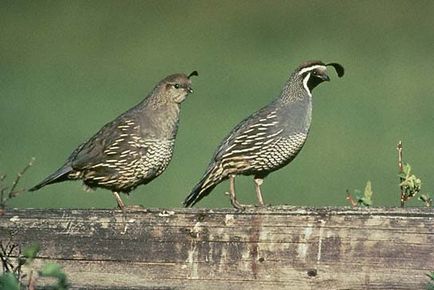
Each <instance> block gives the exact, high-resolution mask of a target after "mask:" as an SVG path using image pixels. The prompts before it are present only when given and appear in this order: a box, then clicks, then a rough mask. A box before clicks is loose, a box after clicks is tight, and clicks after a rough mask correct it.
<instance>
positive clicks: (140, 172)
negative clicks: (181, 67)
mask: <svg viewBox="0 0 434 290" xmlns="http://www.w3.org/2000/svg"><path fill="white" fill-rule="evenodd" d="M197 75H198V73H197V71H193V72H192V73H191V74H189V75H188V76H187V75H185V74H182V73H178V74H173V75H169V76H167V77H166V78H164V79H163V80H161V81H160V82H159V83H158V84H157V85H156V86H155V87H154V89H153V90H152V91H151V92H150V93H149V94H148V95H147V96H146V97H145V98H144V99H143V100H142V101H141V102H140V103H138V104H137V105H136V106H134V107H133V108H131V109H129V110H128V111H126V112H125V113H123V114H121V115H120V116H119V117H117V118H116V119H114V120H113V121H111V122H109V123H107V124H106V125H104V126H103V127H102V128H101V129H100V130H99V131H98V132H97V133H96V134H95V135H93V136H92V137H91V138H90V139H89V140H87V141H86V142H84V143H83V144H81V145H79V146H78V147H77V148H76V149H75V150H74V151H73V152H72V154H71V155H70V156H69V158H68V159H67V160H66V162H65V164H64V165H63V166H62V167H60V168H59V169H58V170H56V171H55V172H54V173H53V174H51V175H49V176H48V177H47V178H45V179H44V180H43V181H41V182H40V183H39V184H37V185H36V186H34V187H32V188H31V189H30V191H35V190H38V189H40V188H41V187H44V186H45V185H48V184H52V183H57V182H62V181H66V180H82V181H83V183H84V185H85V186H87V187H89V188H90V189H93V188H98V187H99V188H105V189H108V190H111V191H112V193H113V195H114V197H115V199H116V201H117V204H118V206H119V208H120V209H122V210H124V209H125V204H124V203H123V201H122V199H121V197H120V195H119V193H121V192H122V193H126V194H128V193H129V192H130V191H132V190H134V189H135V188H136V187H137V186H139V185H141V184H146V183H149V182H150V181H151V180H153V179H154V178H156V177H157V176H159V175H160V174H161V173H162V172H163V171H164V170H165V169H166V168H167V166H168V164H169V162H170V160H171V158H172V154H173V147H174V143H175V137H176V133H177V129H178V122H179V114H180V105H181V103H182V102H183V101H184V99H185V98H186V96H187V95H188V94H189V93H192V92H193V89H192V87H191V80H190V78H191V77H192V76H197Z"/></svg>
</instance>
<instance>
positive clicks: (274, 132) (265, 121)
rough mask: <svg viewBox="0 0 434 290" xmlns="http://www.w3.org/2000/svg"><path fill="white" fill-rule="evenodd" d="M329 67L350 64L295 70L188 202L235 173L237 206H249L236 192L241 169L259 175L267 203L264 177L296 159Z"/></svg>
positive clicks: (220, 153)
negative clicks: (316, 90)
mask: <svg viewBox="0 0 434 290" xmlns="http://www.w3.org/2000/svg"><path fill="white" fill-rule="evenodd" d="M327 66H333V67H334V68H335V70H336V72H337V74H338V76H339V77H342V76H343V75H344V68H343V67H342V66H341V65H340V64H337V63H329V64H324V63H323V62H321V61H308V62H306V63H303V64H302V65H300V66H299V67H298V68H297V69H296V70H295V71H294V72H293V73H292V74H291V76H290V77H289V79H288V81H287V82H286V84H285V85H284V87H283V89H282V92H281V94H280V96H279V97H277V98H276V99H275V100H274V101H273V102H271V103H270V104H269V105H267V106H265V107H263V108H262V109H260V110H259V111H257V112H255V113H254V114H252V115H250V116H249V117H247V118H246V119H244V120H243V121H242V122H241V123H239V124H238V125H237V126H236V127H235V128H234V129H233V130H232V131H231V132H230V133H229V135H228V136H227V137H226V138H225V139H224V140H223V142H222V143H221V144H220V146H219V147H218V149H217V150H216V152H215V153H214V156H213V158H212V159H211V162H210V164H209V166H208V169H207V170H206V172H205V174H204V175H203V177H202V179H201V180H200V181H199V183H198V184H197V185H196V186H195V187H194V188H193V190H192V192H191V193H190V194H189V195H188V196H187V198H186V199H185V201H184V206H186V207H188V206H193V205H194V204H195V203H197V202H198V201H200V200H201V199H202V198H203V197H205V196H206V195H208V194H209V193H210V192H211V191H212V190H213V188H214V187H215V186H216V185H217V184H219V183H220V182H222V181H223V180H225V179H227V178H229V181H230V186H229V188H230V190H229V193H228V194H229V195H230V197H231V203H232V205H233V206H234V207H235V208H242V207H244V206H242V205H241V204H240V203H239V202H238V201H237V199H236V196H235V176H236V175H240V174H242V175H253V176H254V183H255V188H256V195H257V199H258V202H259V205H260V206H263V205H264V201H263V198H262V194H261V188H260V186H261V184H262V182H263V179H264V178H265V177H266V176H267V175H268V174H270V173H271V172H273V171H275V170H278V169H280V168H282V167H283V166H285V165H287V164H288V163H289V162H290V161H291V160H292V159H294V158H295V156H296V155H297V153H298V152H299V151H300V150H301V148H302V147H303V144H304V143H305V141H306V138H307V134H308V132H309V128H310V123H311V115H312V90H313V89H314V88H315V87H316V86H317V85H319V84H320V83H322V82H323V81H329V80H330V79H329V77H328V75H327V73H326V72H327Z"/></svg>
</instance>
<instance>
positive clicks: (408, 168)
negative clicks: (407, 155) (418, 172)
mask: <svg viewBox="0 0 434 290" xmlns="http://www.w3.org/2000/svg"><path fill="white" fill-rule="evenodd" d="M402 171H403V172H404V173H405V175H410V172H411V165H410V164H408V163H405V164H404V165H403V169H402Z"/></svg>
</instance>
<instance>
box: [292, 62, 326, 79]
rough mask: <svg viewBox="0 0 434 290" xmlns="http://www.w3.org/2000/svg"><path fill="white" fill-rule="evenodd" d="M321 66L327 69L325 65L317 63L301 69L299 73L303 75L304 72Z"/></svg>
mask: <svg viewBox="0 0 434 290" xmlns="http://www.w3.org/2000/svg"><path fill="white" fill-rule="evenodd" d="M320 67H321V68H323V69H327V68H326V66H325V65H320V64H317V65H313V66H309V67H305V68H303V69H302V70H300V71H299V72H298V75H299V76H300V75H302V74H304V73H306V72H308V71H311V70H314V69H316V68H320Z"/></svg>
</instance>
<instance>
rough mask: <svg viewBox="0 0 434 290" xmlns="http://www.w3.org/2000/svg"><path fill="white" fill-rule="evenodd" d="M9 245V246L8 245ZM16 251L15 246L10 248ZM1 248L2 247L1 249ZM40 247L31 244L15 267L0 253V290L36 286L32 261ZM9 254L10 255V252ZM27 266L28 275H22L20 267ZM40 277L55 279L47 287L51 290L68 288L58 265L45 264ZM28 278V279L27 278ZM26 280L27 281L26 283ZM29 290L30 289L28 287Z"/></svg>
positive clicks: (9, 259)
mask: <svg viewBox="0 0 434 290" xmlns="http://www.w3.org/2000/svg"><path fill="white" fill-rule="evenodd" d="M8 245H9V244H8ZM12 247H13V248H15V249H16V246H15V245H14V246H12ZM2 248H3V247H2ZM40 249H41V247H40V245H39V244H36V243H35V244H32V245H30V246H28V247H26V248H25V249H24V250H23V251H22V254H21V255H20V257H19V258H18V259H17V265H15V266H14V265H13V261H12V259H11V258H10V257H9V256H7V255H5V254H4V253H2V263H3V271H4V273H3V274H2V275H0V290H15V289H17V290H18V289H20V288H22V287H25V285H36V281H37V277H35V275H33V273H34V271H35V270H34V269H33V265H32V263H33V261H34V259H35V258H36V257H37V256H38V253H39V251H40ZM9 254H12V252H10V253H9ZM23 265H27V266H29V268H30V275H28V276H27V275H26V274H22V269H21V267H22V266H23ZM38 274H39V276H40V277H51V278H54V279H56V283H55V285H52V286H50V287H49V289H52V290H66V289H68V287H69V284H68V281H67V277H66V274H65V273H64V272H63V270H62V268H61V267H60V266H59V265H58V264H54V263H48V264H45V265H44V266H43V267H42V269H41V270H40V271H38ZM27 277H28V278H27ZM25 279H26V281H24V280H25ZM27 280H28V281H27ZM29 289H30V287H29ZM32 289H33V288H32Z"/></svg>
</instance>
